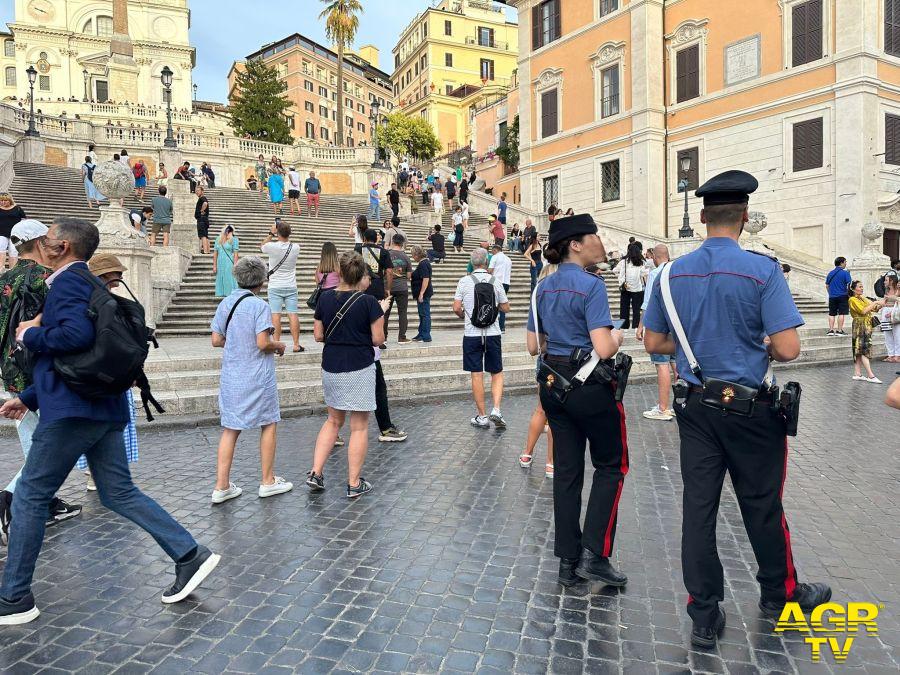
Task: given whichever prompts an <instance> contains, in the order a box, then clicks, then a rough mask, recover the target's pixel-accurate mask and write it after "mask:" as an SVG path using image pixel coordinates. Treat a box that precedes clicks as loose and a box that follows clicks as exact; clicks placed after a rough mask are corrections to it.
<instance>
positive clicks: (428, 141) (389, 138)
mask: <svg viewBox="0 0 900 675" xmlns="http://www.w3.org/2000/svg"><path fill="white" fill-rule="evenodd" d="M378 147H379V148H382V149H383V148H385V147H387V148H389V149H390V150H391V152H393V153H394V154H396V155H398V156H400V157H402V156H407V155H408V156H410V157H417V158H419V159H434V158H435V157H436V156H437V154H438V153H439V152H440V151H441V142H440V141H439V140H438V137H437V134H436V133H435V132H434V128H433V127H432V126H431V124H429V123H428V121H426V120H425V119H423V118H422V117H419V116H415V117H407V116H406V115H404V114H403V113H402V112H394V113H391V114H389V115H387V124H385V125H382V126H380V127H379V128H378Z"/></svg>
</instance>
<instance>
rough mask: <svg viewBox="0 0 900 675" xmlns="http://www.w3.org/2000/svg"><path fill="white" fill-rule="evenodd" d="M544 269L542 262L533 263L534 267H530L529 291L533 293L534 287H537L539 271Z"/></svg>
mask: <svg viewBox="0 0 900 675" xmlns="http://www.w3.org/2000/svg"><path fill="white" fill-rule="evenodd" d="M542 269H544V262H543V261H541V262H538V263H535V265H534V267H531V290H532V292H533V291H534V287H535V286H537V281H538V277H539V276H540V274H541V270H542Z"/></svg>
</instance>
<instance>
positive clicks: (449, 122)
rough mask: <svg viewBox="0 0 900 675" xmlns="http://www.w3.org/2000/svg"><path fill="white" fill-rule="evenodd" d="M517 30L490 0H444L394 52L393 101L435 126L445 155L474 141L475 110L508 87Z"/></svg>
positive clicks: (404, 34) (411, 26) (413, 26)
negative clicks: (483, 101) (484, 100)
mask: <svg viewBox="0 0 900 675" xmlns="http://www.w3.org/2000/svg"><path fill="white" fill-rule="evenodd" d="M518 51H519V29H518V26H517V25H516V24H515V23H514V22H510V21H508V20H507V16H506V10H505V8H503V7H501V6H499V5H496V4H494V3H492V2H490V1H489V0H487V1H486V0H442V2H440V3H439V4H438V5H437V6H435V7H431V8H429V9H426V10H425V11H424V12H422V13H420V14H418V15H417V16H416V17H415V18H414V19H413V20H412V21H411V22H410V23H409V25H407V26H406V28H405V29H404V30H403V32H402V33H401V34H400V39H399V40H398V41H397V45H396V46H395V47H394V49H393V57H394V72H393V75H392V76H391V81H392V84H393V88H394V97H395V100H396V101H397V104H398V106H399V107H400V109H401V110H402V111H403V112H404V113H405V114H406V115H410V116H412V115H420V116H422V117H423V118H425V119H426V120H428V121H429V122H430V123H431V125H432V126H433V127H434V129H435V131H436V133H437V136H438V138H439V139H440V141H441V145H442V146H443V148H444V150H445V151H447V152H451V151H453V150H456V149H458V148H461V147H465V146H468V145H469V144H470V142H471V141H472V140H473V126H472V115H473V109H474V107H475V105H477V103H478V102H479V101H481V100H483V99H484V98H485V97H487V96H494V97H496V96H501V95H503V94H505V92H506V91H507V90H508V88H509V87H510V83H511V78H512V74H513V71H515V69H516V59H517V57H518Z"/></svg>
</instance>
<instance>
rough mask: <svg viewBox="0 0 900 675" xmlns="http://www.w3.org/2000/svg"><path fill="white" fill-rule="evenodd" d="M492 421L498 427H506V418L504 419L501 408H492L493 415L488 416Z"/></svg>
mask: <svg viewBox="0 0 900 675" xmlns="http://www.w3.org/2000/svg"><path fill="white" fill-rule="evenodd" d="M488 419H490V421H491V422H493V423H494V426H495V427H497V428H498V429H505V428H506V420H505V419H503V414H502V413H501V412H500V408H494V409H493V410H491V416H490V417H489V418H488Z"/></svg>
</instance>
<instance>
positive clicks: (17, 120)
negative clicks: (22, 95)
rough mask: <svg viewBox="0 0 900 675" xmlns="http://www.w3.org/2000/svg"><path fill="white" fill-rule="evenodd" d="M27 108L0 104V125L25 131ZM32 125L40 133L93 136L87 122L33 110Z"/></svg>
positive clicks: (68, 137) (79, 137) (67, 137)
mask: <svg viewBox="0 0 900 675" xmlns="http://www.w3.org/2000/svg"><path fill="white" fill-rule="evenodd" d="M28 116H29V111H28V108H19V107H16V106H11V105H7V104H5V103H3V104H0V127H2V128H4V129H12V130H14V131H21V132H23V133H24V132H25V130H26V129H28ZM34 125H35V127H36V128H37V130H38V131H39V132H41V135H44V134H46V135H48V136H57V137H60V138H66V139H72V138H74V139H83V140H90V139H91V138H93V132H92V127H91V124H90V123H89V122H85V121H84V120H75V119H70V118H68V117H51V116H50V115H45V114H43V113H38V112H37V111H36V110H35V114H34Z"/></svg>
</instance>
